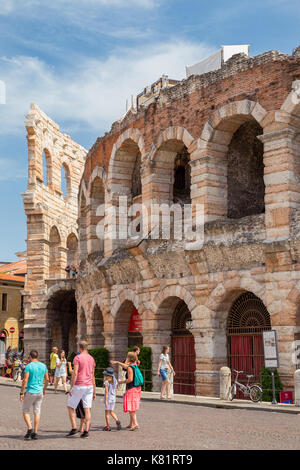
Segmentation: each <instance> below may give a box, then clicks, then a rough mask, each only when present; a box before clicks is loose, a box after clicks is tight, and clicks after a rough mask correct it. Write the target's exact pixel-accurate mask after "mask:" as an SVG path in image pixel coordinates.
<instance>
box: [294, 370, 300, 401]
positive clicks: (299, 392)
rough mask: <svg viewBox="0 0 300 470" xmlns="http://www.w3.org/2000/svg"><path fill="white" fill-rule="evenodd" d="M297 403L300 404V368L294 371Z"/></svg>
mask: <svg viewBox="0 0 300 470" xmlns="http://www.w3.org/2000/svg"><path fill="white" fill-rule="evenodd" d="M294 387H295V405H296V406H300V369H297V370H296V371H295V373H294Z"/></svg>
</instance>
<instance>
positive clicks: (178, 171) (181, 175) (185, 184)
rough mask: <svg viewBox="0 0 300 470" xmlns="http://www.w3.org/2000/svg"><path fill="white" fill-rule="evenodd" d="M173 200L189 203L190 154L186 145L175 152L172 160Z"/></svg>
mask: <svg viewBox="0 0 300 470" xmlns="http://www.w3.org/2000/svg"><path fill="white" fill-rule="evenodd" d="M173 202H175V203H179V204H182V205H183V204H190V203H191V167H190V155H189V153H188V150H187V148H186V146H184V147H183V148H182V150H181V151H179V152H177V155H176V157H175V162H174V183H173Z"/></svg>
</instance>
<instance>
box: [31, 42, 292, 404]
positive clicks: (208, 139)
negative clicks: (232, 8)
mask: <svg viewBox="0 0 300 470" xmlns="http://www.w3.org/2000/svg"><path fill="white" fill-rule="evenodd" d="M164 79H165V80H167V79H166V78H164ZM157 83H158V84H159V83H160V82H157ZM149 93H150V94H151V90H150V92H149V90H145V93H144V94H141V95H139V100H140V101H139V102H138V106H136V107H135V108H131V109H130V110H129V111H128V112H127V113H126V115H125V116H123V118H122V119H120V120H119V121H117V122H115V123H113V125H112V127H111V130H110V131H109V132H107V133H106V134H105V135H104V136H103V137H99V138H98V139H97V140H96V142H95V144H94V145H93V147H92V148H91V149H90V150H89V151H87V150H86V149H84V148H83V147H81V146H80V145H78V144H77V143H75V142H73V141H72V140H71V138H70V137H69V136H68V135H66V134H63V133H61V132H60V130H59V126H58V125H57V124H56V123H54V122H53V121H52V120H51V119H50V118H49V117H48V116H46V115H45V114H44V113H43V112H42V111H41V110H40V108H39V107H38V106H37V105H35V104H33V105H31V108H30V111H29V114H28V115H27V120H26V129H27V140H28V157H29V170H28V171H29V173H28V187H27V189H26V191H25V193H24V194H23V200H24V207H25V212H26V216H27V266H28V268H27V269H28V274H27V281H26V285H25V291H24V293H25V301H24V309H25V328H24V333H25V347H26V350H27V351H28V350H29V349H30V348H33V347H34V348H37V349H38V350H39V351H40V355H41V358H42V359H43V360H46V361H48V357H49V351H50V348H51V346H52V345H54V344H55V345H58V346H62V347H63V348H64V349H66V350H67V351H68V352H71V351H73V350H75V349H76V341H77V339H78V338H87V339H88V341H89V345H90V347H100V346H105V347H106V348H107V349H108V350H109V351H110V354H111V358H116V359H123V357H124V353H125V351H126V349H127V347H128V345H132V344H133V343H138V344H143V345H144V346H149V347H151V348H152V360H153V371H154V372H155V371H156V369H157V360H158V355H159V353H160V351H161V347H162V345H165V344H166V345H170V347H171V355H172V361H173V364H174V366H175V371H177V372H178V374H177V375H178V381H179V383H180V380H181V381H182V384H183V387H182V388H180V387H179V389H178V390H179V391H180V393H189V394H193V393H197V394H201V395H205V396H210V395H216V394H218V387H219V370H220V368H221V367H222V366H226V365H229V366H230V367H233V368H240V369H241V368H242V370H245V371H247V372H248V373H253V374H254V375H258V374H259V370H260V367H261V365H262V364H263V359H264V352H263V346H262V331H264V330H270V329H275V330H277V334H278V342H279V354H280V369H279V373H280V374H281V376H282V378H283V380H284V383H285V385H286V387H287V388H291V387H292V386H293V373H294V370H295V368H296V367H297V363H296V362H297V361H296V360H295V357H296V356H297V355H295V354H294V353H295V348H296V345H297V341H298V340H299V339H300V48H297V49H295V51H294V53H293V54H292V55H286V54H283V53H281V52H279V51H270V52H266V53H264V54H261V55H258V56H256V57H248V56H246V55H244V54H236V55H234V56H233V57H232V58H231V59H229V60H228V61H227V62H226V63H225V64H224V65H223V66H222V67H221V68H220V69H219V70H216V71H213V72H209V73H206V74H203V75H192V76H190V77H189V78H187V79H185V80H182V81H180V82H175V81H173V82H171V83H169V86H162V87H161V88H160V89H159V92H157V93H156V94H155V95H153V97H152V98H153V99H150V100H148V101H147V100H143V99H142V98H143V96H144V95H147V94H149ZM61 168H63V170H64V173H65V178H66V187H67V190H66V194H64V193H63V191H62V182H61ZM45 175H46V176H45ZM125 196H126V198H125ZM120 197H121V200H122V201H125V200H126V204H127V206H126V207H127V208H130V207H131V205H132V204H133V203H135V204H140V203H142V204H143V206H145V207H146V208H148V209H149V208H150V207H151V203H154V202H155V203H159V204H162V203H164V204H167V205H169V206H172V205H173V204H174V203H176V204H177V205H178V204H179V205H180V206H182V207H183V206H184V204H189V203H190V204H191V205H192V207H195V206H197V205H198V206H200V207H202V209H203V212H202V218H203V223H204V227H203V243H202V245H199V246H198V247H196V248H195V245H193V244H191V245H190V244H188V243H186V241H185V240H184V239H182V240H180V239H179V238H178V237H175V236H174V233H173V232H172V230H171V237H170V239H165V238H163V237H162V236H161V238H160V237H156V238H155V237H151V231H150V236H146V235H145V234H147V233H148V232H147V230H145V226H146V224H145V222H144V220H143V217H144V215H145V211H141V212H137V213H132V212H130V210H129V211H127V213H126V211H125V215H124V214H120V213H119V212H118V206H119V203H120ZM103 204H104V205H105V211H100V210H99V207H100V208H101V207H102V205H103ZM137 207H139V206H137ZM141 207H142V206H141ZM115 214H117V231H119V234H120V233H121V232H122V231H123V232H124V225H125V226H126V224H124V217H125V219H126V220H125V222H126V221H128V222H131V223H133V225H135V228H136V230H135V232H136V233H137V236H128V237H127V238H125V237H120V236H114V234H113V232H114V221H115V218H116V217H115ZM121 216H122V217H121ZM173 216H174V212H172V211H171V218H172V217H173ZM121 219H122V220H121ZM118 222H120V223H118ZM101 225H102V226H103V228H104V230H103V231H104V237H99V233H98V227H99V226H101ZM146 228H147V227H146ZM67 265H70V266H73V265H74V266H76V267H77V271H78V275H77V278H76V279H73V278H72V277H71V278H68V277H67V276H66V272H65V267H66V266H67ZM133 314H134V315H135V319H133V318H132V317H133ZM133 320H134V321H133ZM130 324H133V325H134V326H133V327H131V328H129V325H130ZM183 372H184V373H185V375H184V376H183V375H181V373H183ZM182 377H183V378H182Z"/></svg>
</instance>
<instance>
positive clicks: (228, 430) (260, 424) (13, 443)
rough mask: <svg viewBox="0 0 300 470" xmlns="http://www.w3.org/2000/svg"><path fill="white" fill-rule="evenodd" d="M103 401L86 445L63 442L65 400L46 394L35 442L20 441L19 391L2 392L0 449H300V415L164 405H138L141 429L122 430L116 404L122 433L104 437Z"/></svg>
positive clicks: (66, 422) (22, 427)
mask: <svg viewBox="0 0 300 470" xmlns="http://www.w3.org/2000/svg"><path fill="white" fill-rule="evenodd" d="M103 409H104V408H103V397H99V396H97V397H96V400H95V402H94V405H93V410H92V428H91V432H90V437H89V438H88V439H85V440H83V439H80V438H79V437H73V438H65V434H66V433H67V432H68V431H69V430H70V424H69V420H68V415H67V409H66V396H65V395H64V394H63V393H58V394H56V395H55V394H54V391H53V390H51V388H50V390H48V392H47V395H46V397H45V398H44V402H43V406H42V416H41V425H40V430H39V440H38V441H29V442H27V441H24V440H23V436H24V434H25V432H26V428H25V423H24V422H23V416H22V412H21V404H20V402H19V389H17V388H14V387H6V386H0V449H1V450H5V449H10V450H17V449H31V450H32V449H39V450H42V449H45V450H52V449H53V450H60V449H70V450H75V449H76V450H87V449H95V450H96V449H97V450H101V449H106V450H124V449H125V450H128V449H150V450H162V449H166V450H192V449H207V450H213V449H220V450H221V449H222V450H224V449H226V450H235V449H243V450H249V449H287V450H292V449H297V450H299V449H300V415H290V414H280V413H276V412H264V411H250V410H237V409H235V410H225V409H215V408H209V407H203V406H193V405H182V404H175V403H168V402H159V403H155V402H146V401H142V402H141V407H140V411H139V412H138V420H139V424H140V427H141V428H140V429H139V430H137V431H135V432H130V431H128V430H127V429H125V426H126V425H127V424H128V416H127V415H125V414H124V413H123V412H122V401H121V399H118V400H117V405H116V412H117V413H118V414H119V417H120V419H121V422H122V425H124V429H122V430H121V431H117V430H116V428H115V426H114V424H113V423H112V431H111V432H103V431H102V427H103V426H104V424H105V422H104V411H103Z"/></svg>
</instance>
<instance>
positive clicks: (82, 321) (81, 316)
mask: <svg viewBox="0 0 300 470" xmlns="http://www.w3.org/2000/svg"><path fill="white" fill-rule="evenodd" d="M78 339H79V340H81V341H87V339H88V337H87V317H86V314H85V311H84V309H83V307H81V308H80V309H79V312H78Z"/></svg>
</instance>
